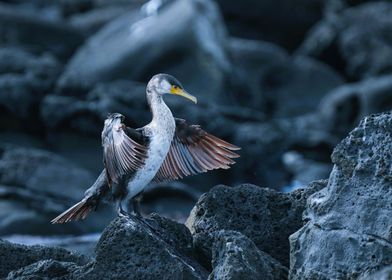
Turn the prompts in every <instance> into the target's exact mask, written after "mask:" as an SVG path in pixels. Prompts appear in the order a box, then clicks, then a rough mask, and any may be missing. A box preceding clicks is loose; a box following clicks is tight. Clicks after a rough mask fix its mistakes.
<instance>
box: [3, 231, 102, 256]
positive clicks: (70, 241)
mask: <svg viewBox="0 0 392 280" xmlns="http://www.w3.org/2000/svg"><path fill="white" fill-rule="evenodd" d="M100 237H101V234H100V233H89V234H84V235H79V236H64V235H53V236H37V235H27V234H23V235H21V234H13V235H9V236H2V239H3V240H5V241H9V242H12V243H18V244H23V245H28V246H32V245H42V246H46V247H61V248H64V249H67V250H69V251H72V252H78V253H80V254H83V255H84V256H88V257H95V254H94V248H95V246H96V244H97V242H98V240H99V238H100Z"/></svg>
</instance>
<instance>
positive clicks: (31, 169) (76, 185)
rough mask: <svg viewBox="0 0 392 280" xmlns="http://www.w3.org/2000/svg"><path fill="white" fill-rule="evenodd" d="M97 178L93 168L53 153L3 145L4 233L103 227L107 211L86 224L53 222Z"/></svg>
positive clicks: (0, 225) (0, 230)
mask: <svg viewBox="0 0 392 280" xmlns="http://www.w3.org/2000/svg"><path fill="white" fill-rule="evenodd" d="M93 182H94V178H93V177H92V176H91V174H90V173H89V172H87V171H86V170H83V169H82V168H79V167H77V166H74V165H72V164H71V163H70V162H68V161H67V160H65V159H63V158H62V157H60V156H57V155H55V154H53V153H50V152H47V151H43V150H38V149H28V148H21V147H17V146H10V145H2V146H0V198H1V200H0V209H1V211H0V235H8V234H15V233H19V234H22V233H24V234H41V235H47V234H50V233H61V234H65V233H69V232H73V233H85V232H87V231H89V230H94V229H95V230H97V229H99V228H101V227H102V225H103V224H104V223H105V222H106V221H107V219H108V217H107V216H108V214H107V213H106V214H105V213H102V212H101V216H100V217H98V216H97V215H92V216H93V217H92V219H88V220H87V221H86V222H85V223H84V224H83V225H82V224H80V223H69V224H67V225H61V226H59V225H51V224H50V223H49V221H50V220H51V219H53V218H54V217H55V216H56V215H58V214H59V213H61V212H62V211H64V210H65V209H66V208H68V207H69V206H71V205H72V204H73V203H75V202H77V201H78V200H79V199H80V198H81V196H82V194H83V190H84V189H86V188H87V187H88V186H90V185H91V184H92V183H93Z"/></svg>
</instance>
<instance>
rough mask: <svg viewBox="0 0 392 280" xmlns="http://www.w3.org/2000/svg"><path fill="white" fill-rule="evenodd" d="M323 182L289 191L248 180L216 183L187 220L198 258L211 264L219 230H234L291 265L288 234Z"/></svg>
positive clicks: (299, 225) (298, 221)
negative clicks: (281, 191)
mask: <svg viewBox="0 0 392 280" xmlns="http://www.w3.org/2000/svg"><path fill="white" fill-rule="evenodd" d="M324 185H325V182H320V183H315V184H312V185H311V186H310V187H308V188H305V189H300V190H296V191H294V192H292V193H289V194H284V193H278V192H276V191H274V190H272V189H268V188H261V187H258V186H255V185H249V184H244V185H239V186H237V187H228V186H224V185H219V186H215V187H214V188H212V189H211V190H210V191H209V192H208V193H205V194H204V195H202V196H201V197H200V199H199V201H198V202H197V204H196V206H195V207H194V208H193V210H192V212H191V214H190V216H189V218H188V221H187V226H188V228H189V229H190V231H191V233H192V235H193V238H194V245H195V249H196V251H197V253H198V259H199V261H201V262H202V263H204V264H205V265H206V266H209V263H210V260H211V248H212V244H213V239H214V234H216V232H218V231H220V230H235V231H238V232H240V233H242V234H244V235H245V236H247V237H248V238H250V239H251V240H252V241H253V242H254V244H255V245H256V246H257V247H258V248H259V249H260V250H261V251H264V252H266V253H268V254H269V255H271V256H272V257H273V258H275V259H277V260H278V261H280V262H281V263H282V264H283V265H285V266H288V263H289V241H288V237H289V235H291V234H292V233H294V232H295V231H296V230H298V229H299V228H300V227H301V226H302V212H303V210H304V209H305V202H306V199H307V197H308V196H309V195H310V194H312V193H314V192H315V191H317V190H319V189H320V188H322V187H323V186H324Z"/></svg>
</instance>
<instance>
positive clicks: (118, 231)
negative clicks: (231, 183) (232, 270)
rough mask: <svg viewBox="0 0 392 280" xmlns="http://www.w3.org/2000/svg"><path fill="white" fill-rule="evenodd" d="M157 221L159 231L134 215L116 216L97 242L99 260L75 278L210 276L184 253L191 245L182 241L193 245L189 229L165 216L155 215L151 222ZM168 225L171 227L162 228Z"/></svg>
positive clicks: (185, 277)
mask: <svg viewBox="0 0 392 280" xmlns="http://www.w3.org/2000/svg"><path fill="white" fill-rule="evenodd" d="M154 221H155V225H156V227H157V231H156V232H153V231H151V229H150V228H149V227H148V226H146V225H144V224H141V223H140V222H135V220H133V219H127V218H118V219H116V220H114V221H113V222H112V223H111V224H110V225H109V226H108V227H107V228H106V229H105V231H104V232H103V234H102V237H101V239H100V241H99V242H98V244H97V249H96V254H97V256H96V259H95V261H94V262H92V263H90V264H88V265H87V266H85V267H83V269H82V270H81V271H79V272H78V273H77V276H76V277H75V278H76V279H130V278H132V279H158V278H159V279H206V278H207V275H206V272H205V271H204V270H203V269H202V268H201V267H200V266H198V264H197V263H196V262H194V261H192V260H191V259H190V258H189V257H187V256H186V255H184V254H183V253H182V251H183V249H185V251H187V250H188V249H186V248H184V247H182V245H181V244H188V245H186V246H185V247H189V246H190V243H189V242H190V239H189V238H190V235H189V232H188V233H185V230H187V229H186V228H185V227H184V226H182V227H183V228H184V229H180V227H181V226H180V225H179V224H178V225H175V224H173V222H168V221H163V220H162V218H157V217H155V218H154V220H151V221H150V223H151V224H153V223H154ZM164 225H166V226H167V228H165V229H162V228H161V227H160V226H164ZM171 230H173V231H172V232H170V231H171ZM181 240H182V241H181ZM184 242H185V243H184ZM173 245H174V246H173ZM177 246H180V248H178V247H177ZM181 248H182V249H181Z"/></svg>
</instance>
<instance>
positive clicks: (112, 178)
mask: <svg viewBox="0 0 392 280" xmlns="http://www.w3.org/2000/svg"><path fill="white" fill-rule="evenodd" d="M102 145H103V158H104V165H105V169H106V175H107V178H108V182H109V185H111V184H112V183H116V184H117V183H119V181H120V180H121V179H122V178H124V176H129V175H131V174H132V173H133V172H135V171H136V170H138V169H139V168H140V167H142V166H143V164H144V161H145V159H146V157H147V145H146V139H145V137H144V136H143V133H142V130H139V129H132V128H129V127H126V126H125V125H124V124H122V123H121V125H118V126H117V127H115V126H112V125H108V126H105V128H104V130H103V132H102Z"/></svg>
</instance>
